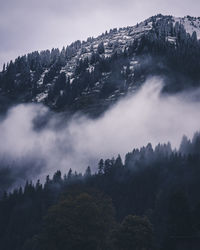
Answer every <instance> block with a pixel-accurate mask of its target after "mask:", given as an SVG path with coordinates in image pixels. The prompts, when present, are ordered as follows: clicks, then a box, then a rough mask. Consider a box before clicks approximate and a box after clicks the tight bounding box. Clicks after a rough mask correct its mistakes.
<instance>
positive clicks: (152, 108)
mask: <svg viewBox="0 0 200 250" xmlns="http://www.w3.org/2000/svg"><path fill="white" fill-rule="evenodd" d="M161 89H162V80H161V79H159V78H152V79H149V80H148V81H147V82H146V84H145V85H144V86H143V87H142V88H141V90H140V91H139V92H138V93H136V94H135V95H132V96H129V97H127V98H125V99H123V100H121V101H119V102H118V103H117V104H116V105H115V106H114V107H113V108H111V109H110V110H108V111H107V112H106V113H105V114H104V116H102V117H100V118H99V119H96V120H92V119H89V118H87V117H85V116H75V117H73V118H72V119H70V120H66V118H65V117H62V116H61V115H58V114H52V113H51V112H50V111H49V110H48V109H47V108H46V107H44V106H42V105H36V104H28V105H25V104H22V105H18V106H16V107H14V108H12V109H11V110H9V112H8V113H7V115H6V117H2V118H1V122H0V138H1V143H0V161H1V167H2V166H9V167H10V168H11V169H12V168H15V172H16V169H19V170H20V169H21V172H20V173H21V176H19V174H18V177H17V178H18V179H20V180H22V181H23V179H27V178H29V179H36V178H38V177H40V178H44V177H45V176H46V175H47V174H53V173H54V172H55V171H56V170H58V169H61V170H62V172H63V173H66V172H67V171H68V170H69V168H72V169H73V170H76V171H81V172H84V171H85V169H86V167H87V166H88V165H90V166H91V167H92V169H93V171H95V170H96V166H97V162H98V161H99V159H100V158H104V159H105V158H111V157H113V156H114V157H115V156H117V154H118V153H120V154H121V155H122V156H124V155H125V154H126V153H127V152H129V151H131V150H132V149H133V148H135V147H141V146H144V145H146V144H147V143H149V142H151V143H152V144H153V146H155V145H156V144H157V143H159V142H161V143H166V142H168V141H170V142H171V143H172V146H173V147H178V146H179V144H180V141H181V138H182V136H183V135H184V134H185V135H187V136H188V137H192V135H193V133H194V132H195V131H199V129H200V116H199V110H200V102H199V101H197V98H195V97H196V96H197V95H199V93H200V91H195V92H190V93H187V94H186V93H182V94H179V95H176V96H163V95H161ZM39 125H40V126H39ZM2 163H3V164H2ZM23 173H24V175H23Z"/></svg>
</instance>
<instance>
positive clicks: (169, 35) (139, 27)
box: [0, 14, 200, 115]
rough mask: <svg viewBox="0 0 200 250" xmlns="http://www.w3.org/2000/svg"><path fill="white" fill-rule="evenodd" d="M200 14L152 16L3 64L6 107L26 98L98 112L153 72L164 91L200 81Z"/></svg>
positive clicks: (0, 76) (0, 93)
mask: <svg viewBox="0 0 200 250" xmlns="http://www.w3.org/2000/svg"><path fill="white" fill-rule="evenodd" d="M199 38H200V18H196V17H190V16H187V17H184V18H176V17H173V16H163V15H161V14H159V15H156V16H153V17H150V18H148V19H146V20H145V21H143V22H141V23H139V24H136V25H135V26H130V27H125V28H120V29H116V28H115V29H111V30H110V31H109V32H107V31H106V32H105V33H103V34H102V35H100V36H98V37H97V38H93V37H90V38H88V39H87V41H82V42H81V41H76V42H74V43H72V44H71V45H69V46H67V47H63V49H62V50H61V51H60V50H59V49H52V50H51V51H49V50H46V51H41V52H38V51H35V52H32V53H30V54H27V55H24V56H22V57H18V58H17V59H16V60H15V61H14V62H12V61H11V62H10V63H8V64H7V66H5V65H4V67H3V71H2V72H1V73H0V104H1V109H2V110H3V109H5V108H6V107H8V106H10V105H12V104H16V103H23V102H36V103H44V104H45V105H47V106H49V107H50V108H51V109H54V110H59V111H72V112H74V111H77V110H82V111H85V112H87V113H90V114H93V115H98V114H100V113H102V112H103V111H104V110H106V108H107V107H109V106H110V105H111V104H113V103H114V102H115V101H116V100H118V99H119V98H120V97H122V96H125V95H127V94H128V93H131V92H135V91H137V89H138V88H139V87H140V86H141V85H142V84H143V83H144V81H145V80H146V79H147V78H148V77H149V76H153V75H158V76H161V77H162V78H163V80H164V83H165V87H164V90H163V91H168V92H176V91H180V90H183V89H185V88H190V87H198V86H199V85H200V71H199V68H200V61H199V56H200V41H199Z"/></svg>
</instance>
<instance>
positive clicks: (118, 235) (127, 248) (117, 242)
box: [114, 215, 153, 250]
mask: <svg viewBox="0 0 200 250" xmlns="http://www.w3.org/2000/svg"><path fill="white" fill-rule="evenodd" d="M152 246H153V228H152V225H151V223H150V222H149V220H148V218H147V217H140V216H133V215H128V216H127V217H126V218H125V219H124V220H123V222H122V224H121V225H120V226H119V228H118V230H117V231H116V232H115V237H114V248H115V249H118V250H142V249H143V250H150V249H152Z"/></svg>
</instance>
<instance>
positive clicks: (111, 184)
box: [0, 133, 200, 250]
mask: <svg viewBox="0 0 200 250" xmlns="http://www.w3.org/2000/svg"><path fill="white" fill-rule="evenodd" d="M199 147H200V135H199V134H198V133H196V134H195V135H194V137H193V140H192V141H190V140H188V139H187V137H183V140H182V143H181V145H180V149H179V151H172V149H171V146H170V144H169V143H168V144H163V145H161V144H159V145H157V146H156V147H155V149H153V148H152V146H151V144H148V145H147V146H146V147H142V148H141V149H134V150H133V151H132V152H130V153H128V154H127V155H126V157H125V162H124V163H123V162H122V160H121V157H120V156H118V157H117V158H116V159H114V158H113V159H105V160H103V159H101V160H100V161H99V164H98V171H97V172H96V173H91V169H90V167H87V168H86V171H85V173H84V174H81V173H77V172H74V171H72V170H71V169H70V170H69V172H68V173H67V174H64V175H62V174H61V172H60V171H59V170H58V171H57V172H56V173H55V174H54V176H53V177H52V178H51V177H49V176H47V177H46V182H45V184H44V185H42V184H40V181H39V180H38V182H37V183H35V184H34V183H32V182H31V181H29V182H27V183H26V185H25V187H24V188H21V187H20V188H17V189H16V190H14V191H12V192H11V193H9V194H8V193H6V192H5V194H4V197H3V198H2V200H1V201H0V221H1V224H0V235H1V238H0V244H1V249H2V250H8V249H9V250H10V249H13V250H15V249H16V250H17V249H20V250H21V249H23V250H25V249H42V250H43V249H52V250H56V249H65V248H63V246H67V247H66V249H83V246H85V247H84V249H166V250H167V249H179V248H178V247H180V246H179V245H178V244H179V239H180V238H182V239H184V241H186V243H187V244H194V242H196V241H197V242H198V239H199V238H198V235H199V232H200V214H199V207H200V199H199V188H200V186H199V185H200V184H199V178H200V169H199V164H200V154H199V149H200V148H199ZM129 230H130V231H129ZM187 244H186V245H185V248H184V247H182V248H181V249H188V248H187Z"/></svg>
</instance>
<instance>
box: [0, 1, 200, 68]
mask: <svg viewBox="0 0 200 250" xmlns="http://www.w3.org/2000/svg"><path fill="white" fill-rule="evenodd" d="M158 13H162V14H170V15H174V16H185V15H191V16H199V15H200V14H199V13H200V1H199V0H190V1H185V0H182V1H181V0H152V1H150V0H137V1H136V0H124V1H123V0H101V1H100V0H0V68H1V67H2V64H3V62H7V61H9V60H11V59H15V58H16V57H17V56H19V55H22V54H24V53H27V52H31V51H34V50H42V49H51V48H52V47H59V48H61V47H62V46H63V45H64V46H66V45H68V44H70V43H71V42H73V41H75V40H77V39H80V40H85V39H86V38H87V37H88V36H97V35H99V34H101V33H102V32H104V31H105V30H109V29H110V28H114V27H124V26H128V25H135V24H136V23H137V22H140V21H143V20H144V19H145V18H148V17H150V16H152V15H155V14H158Z"/></svg>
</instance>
